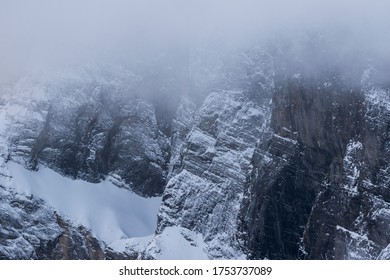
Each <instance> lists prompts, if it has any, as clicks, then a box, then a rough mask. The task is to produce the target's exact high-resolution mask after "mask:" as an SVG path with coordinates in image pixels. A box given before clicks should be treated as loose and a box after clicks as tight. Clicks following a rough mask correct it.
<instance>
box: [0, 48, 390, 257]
mask: <svg viewBox="0 0 390 280" xmlns="http://www.w3.org/2000/svg"><path fill="white" fill-rule="evenodd" d="M180 55H182V53H180ZM186 55H188V57H189V60H185V63H184V64H180V63H179V64H178V63H177V61H178V60H177V56H173V57H167V56H163V58H161V57H160V58H159V59H160V60H159V64H158V65H160V66H161V65H165V66H166V67H160V66H159V67H157V66H156V65H155V64H152V65H143V66H142V67H139V65H137V66H136V67H130V68H115V70H112V69H111V70H110V71H111V72H110V71H108V70H107V71H108V72H104V73H102V72H100V71H97V72H92V73H91V72H90V71H89V72H88V71H84V70H83V71H81V72H80V71H79V72H72V73H70V74H69V73H67V74H66V73H65V74H64V73H60V74H58V75H52V76H49V77H47V76H44V78H42V77H41V76H40V77H39V78H37V77H30V78H25V79H23V80H20V81H19V82H18V83H16V84H15V85H13V86H11V87H4V88H2V89H1V95H0V97H1V102H0V106H1V107H0V110H1V111H0V120H1V139H0V140H1V147H0V151H1V158H0V159H1V167H0V179H1V181H0V203H1V204H0V207H1V209H2V211H1V213H0V258H4V259H29V258H38V259H61V258H62V259H100V258H109V259H115V258H122V259H123V258H133V259H134V258H145V259H153V258H156V259H161V258H187V259H189V258H211V259H230V258H248V259H263V258H269V259H377V258H378V259H388V258H390V254H389V251H390V250H389V246H390V245H389V244H390V234H389V232H390V231H389V226H390V204H389V201H390V191H389V185H390V162H389V158H390V130H389V129H390V95H389V88H388V86H387V85H388V84H387V85H386V83H383V81H384V79H382V78H381V79H380V81H379V80H378V79H377V77H378V73H382V72H381V71H380V70H375V68H374V67H369V66H367V65H365V67H362V68H361V69H360V68H359V69H360V70H359V69H358V68H356V69H357V70H356V72H354V73H349V72H347V71H346V70H345V69H339V68H338V69H335V68H334V67H333V66H329V65H327V66H326V67H324V68H325V69H323V70H324V71H322V72H321V71H316V72H315V73H314V74H313V71H314V70H313V67H314V66H313V65H317V66H318V67H320V65H318V64H316V63H315V62H313V64H310V65H312V66H313V67H307V65H309V64H307V63H306V64H305V65H304V66H305V67H303V66H302V65H301V64H300V63H296V62H294V61H291V58H292V56H291V54H289V53H287V54H286V52H282V51H281V50H280V49H278V51H275V47H274V46H273V47H272V48H271V49H269V48H251V49H245V50H240V51H236V52H230V53H227V54H226V53H225V54H224V55H218V54H217V53H214V52H211V51H205V50H196V51H193V52H191V53H190V54H186ZM313 57H315V55H313ZM172 65H173V66H172ZM286 65H287V66H288V67H287V66H286ZM140 69H141V70H140ZM148 69H149V70H150V71H148ZM152 70H153V71H152ZM381 75H382V74H380V75H379V76H381ZM351 77H352V78H351ZM12 162H13V163H15V162H16V163H19V164H21V165H23V166H24V167H25V168H27V169H29V170H33V171H34V170H35V171H37V170H39V169H40V168H42V167H43V166H45V167H49V168H50V169H52V170H54V171H56V172H57V173H59V174H61V175H62V176H65V177H67V178H72V179H77V180H84V181H88V182H92V183H99V182H108V181H109V182H111V183H113V184H114V185H115V186H116V187H117V188H121V189H125V190H127V191H128V192H133V193H136V194H137V195H139V196H141V197H144V198H146V199H152V198H153V197H159V198H160V199H161V200H162V202H161V206H160V208H159V211H158V214H157V217H156V219H157V223H156V224H155V232H154V233H151V235H150V236H148V237H145V236H130V235H129V234H123V235H122V237H121V238H120V239H118V240H116V241H114V242H112V240H111V243H109V244H108V243H107V242H106V241H104V240H99V238H98V237H97V234H96V233H95V232H94V230H93V228H92V229H91V228H89V227H88V226H89V225H88V224H83V223H82V222H81V223H80V221H74V220H72V219H71V218H69V217H67V216H66V215H65V216H64V215H62V214H61V213H59V212H58V211H57V210H58V209H56V205H53V204H51V202H50V201H45V200H44V199H42V198H40V197H36V196H33V195H26V194H23V193H20V192H18V189H19V188H18V186H15V182H16V181H15V178H13V176H14V175H13V174H12V172H11V171H12V170H11V171H10V169H9V164H10V163H12ZM26 184H28V182H27V183H26ZM106 199H107V200H109V199H110V197H107V198H106ZM137 211H139V212H140V213H141V214H139V215H140V217H143V216H142V211H147V210H146V208H145V209H142V208H140V209H137ZM122 215H125V217H126V215H129V213H123V214H122ZM141 220H142V219H141ZM133 226H134V227H138V226H139V225H136V224H135V225H133ZM173 240H174V241H173Z"/></svg>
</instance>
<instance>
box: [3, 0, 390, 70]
mask: <svg viewBox="0 0 390 280" xmlns="http://www.w3.org/2000/svg"><path fill="white" fill-rule="evenodd" d="M389 11H390V1H385V0H377V1H375V0H371V1H368V0H367V1H366V0H355V1H352V0H327V1H319V0H311V1H309V0H301V1H300V0H297V1H287V0H269V1H266V0H259V1H255V0H237V1H233V0H208V1H206V0H198V1H195V0H165V1H164V0H160V1H159V0H144V1H131V0H128V1H126V0H0V75H1V76H3V77H6V76H8V75H10V76H12V75H14V74H15V73H19V72H20V71H22V70H23V71H25V70H28V69H30V68H32V67H40V66H47V65H58V66H59V65H62V64H63V63H83V62H84V61H87V60H91V59H92V60H93V59H100V58H102V57H110V56H111V55H118V54H121V55H130V56H131V55H133V54H140V53H143V52H144V51H147V50H153V49H158V48H162V47H168V48H169V47H173V46H176V45H180V44H197V43H207V42H209V41H214V42H217V43H218V44H220V45H226V46H229V45H233V46H234V45H239V44H247V43H248V44H249V42H251V41H256V40H262V39H266V38H268V36H275V34H284V35H286V36H291V37H294V36H296V35H297V34H300V33H302V32H306V31H307V30H313V31H321V32H325V33H326V32H328V33H335V34H342V35H341V37H337V36H335V38H338V39H340V41H339V42H338V41H337V40H338V39H335V47H337V48H339V47H340V48H342V47H345V46H351V45H353V46H354V47H357V48H362V49H368V50H370V51H371V52H377V53H378V55H380V56H384V57H385V56H387V52H388V50H389V49H390V48H389V46H390V16H389ZM337 44H340V45H337Z"/></svg>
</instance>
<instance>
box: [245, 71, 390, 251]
mask: <svg viewBox="0 0 390 280" xmlns="http://www.w3.org/2000/svg"><path fill="white" fill-rule="evenodd" d="M373 91H374V90H373V89H371V91H370V92H371V93H367V92H365V91H364V90H363V89H362V90H358V91H356V90H355V89H348V88H343V87H342V86H340V84H339V85H337V86H333V85H332V83H331V82H326V81H325V82H323V83H318V82H317V83H315V82H302V81H300V80H299V79H298V78H296V79H294V80H289V81H287V82H285V83H283V84H281V85H280V86H279V87H278V86H277V90H276V91H275V94H274V97H273V104H274V107H273V112H272V121H271V131H272V132H273V134H271V135H270V136H269V137H268V140H267V141H264V142H263V143H261V144H260V145H259V147H258V150H257V153H256V156H255V157H254V160H253V161H254V172H252V176H251V179H250V180H249V182H248V184H247V188H248V191H247V197H246V199H245V200H244V203H243V207H242V211H241V213H242V215H241V219H242V229H243V232H244V237H243V238H244V239H245V240H247V241H246V243H245V246H246V248H248V253H249V256H250V257H251V258H264V257H266V258H272V259H275V258H276V259H284V258H289V259H296V258H307V259H346V258H347V259H350V258H352V259H360V258H361V259H372V258H377V257H378V255H379V254H380V252H381V250H383V249H384V248H385V247H386V246H387V244H388V236H387V234H386V232H387V229H386V228H387V226H388V223H387V222H386V221H388V216H387V214H386V213H387V211H388V210H387V209H388V206H389V205H388V202H387V201H388V194H387V191H386V189H388V183H387V182H388V179H386V178H388V173H386V172H388V169H387V164H384V165H383V163H384V162H386V161H388V160H387V159H385V158H384V156H385V157H386V156H387V154H386V153H388V142H389V138H388V127H389V115H388V108H387V109H386V108H385V106H383V104H382V105H380V106H378V107H376V106H375V105H373V104H372V100H370V99H371V97H370V94H371V95H372V94H373ZM378 91H380V90H378ZM373 107H376V109H373ZM372 110H374V111H372ZM374 112H375V113H374ZM372 114H377V115H380V116H381V118H380V119H377V120H376V121H374V123H373V118H372V117H371V116H372ZM379 178H380V179H379ZM378 179H379V180H378ZM379 209H380V210H379ZM385 209H386V210H385ZM379 213H380V214H379Z"/></svg>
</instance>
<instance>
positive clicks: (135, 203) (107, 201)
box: [7, 162, 161, 244]
mask: <svg viewBox="0 0 390 280" xmlns="http://www.w3.org/2000/svg"><path fill="white" fill-rule="evenodd" d="M7 165H8V169H9V173H10V175H11V176H12V177H13V179H12V182H11V184H10V185H11V187H13V189H14V190H16V191H17V192H18V193H20V194H24V195H34V196H37V197H39V198H41V199H43V200H44V201H46V202H47V203H48V205H50V206H51V207H53V208H54V209H55V210H56V211H57V212H58V213H59V214H60V215H62V216H63V217H65V218H67V219H69V220H71V221H73V222H74V223H76V224H79V225H83V226H85V227H86V228H89V229H90V230H91V231H92V233H93V234H94V235H95V236H96V237H97V238H98V239H100V240H103V241H105V242H106V243H107V244H109V243H112V242H114V241H117V240H119V239H123V238H130V237H141V236H147V235H151V234H153V233H154V230H155V228H156V224H157V212H158V210H159V207H160V204H161V198H160V197H155V198H144V197H140V196H138V195H136V194H135V193H132V192H130V191H128V190H125V189H120V188H118V187H116V186H115V185H114V184H113V183H112V182H110V181H104V182H101V183H98V184H93V183H89V182H86V181H82V180H72V179H69V178H66V177H63V176H61V175H60V174H58V173H56V172H54V171H53V170H51V169H49V168H47V167H44V166H40V167H39V170H38V171H37V172H32V171H29V170H27V169H25V168H24V167H23V166H21V165H19V164H17V163H14V162H9V163H8V164H7Z"/></svg>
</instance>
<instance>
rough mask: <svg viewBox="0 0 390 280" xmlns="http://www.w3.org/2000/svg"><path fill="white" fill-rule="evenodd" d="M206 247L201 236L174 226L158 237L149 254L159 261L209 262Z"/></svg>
mask: <svg viewBox="0 0 390 280" xmlns="http://www.w3.org/2000/svg"><path fill="white" fill-rule="evenodd" d="M206 247H207V245H206V244H205V243H204V241H203V237H202V235H201V234H199V233H195V232H193V231H191V230H188V229H186V228H182V227H177V226H173V227H166V228H165V229H164V230H163V232H162V233H161V234H159V235H157V236H156V238H155V239H154V240H153V241H152V242H151V244H150V245H149V247H148V249H147V253H148V254H150V255H151V256H152V257H153V258H155V259H157V260H208V259H209V258H208V257H207V254H206V253H205V248H206Z"/></svg>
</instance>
